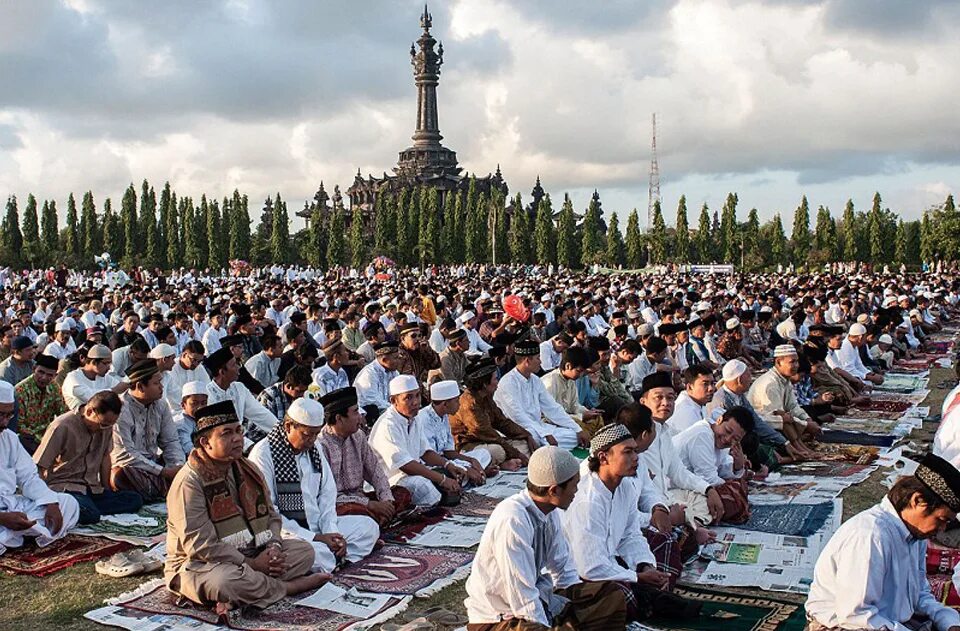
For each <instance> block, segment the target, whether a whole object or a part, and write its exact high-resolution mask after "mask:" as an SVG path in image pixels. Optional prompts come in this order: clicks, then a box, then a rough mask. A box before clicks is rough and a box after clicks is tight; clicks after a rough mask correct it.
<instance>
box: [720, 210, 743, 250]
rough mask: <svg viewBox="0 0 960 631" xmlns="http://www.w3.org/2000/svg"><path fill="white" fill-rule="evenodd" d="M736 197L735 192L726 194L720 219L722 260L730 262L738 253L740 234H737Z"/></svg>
mask: <svg viewBox="0 0 960 631" xmlns="http://www.w3.org/2000/svg"><path fill="white" fill-rule="evenodd" d="M738 201H739V199H738V198H737V194H736V193H729V194H727V201H726V203H725V204H724V205H723V216H722V218H721V220H720V252H722V253H723V258H724V261H726V262H728V263H731V262H733V261H735V260H737V259H738V258H739V255H740V235H738V234H737V202H738Z"/></svg>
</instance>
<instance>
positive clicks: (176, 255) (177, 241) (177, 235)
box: [163, 191, 188, 269]
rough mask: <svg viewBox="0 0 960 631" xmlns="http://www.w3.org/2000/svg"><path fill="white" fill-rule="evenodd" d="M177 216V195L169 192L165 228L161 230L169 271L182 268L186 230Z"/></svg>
mask: <svg viewBox="0 0 960 631" xmlns="http://www.w3.org/2000/svg"><path fill="white" fill-rule="evenodd" d="M179 214H180V210H179V207H178V206H177V194H176V193H174V192H173V191H170V200H169V202H168V204H167V221H166V227H165V228H164V230H163V231H164V233H165V235H166V237H165V238H166V241H167V265H168V266H169V267H170V269H177V268H179V267H182V266H183V249H184V248H183V238H184V233H185V232H186V231H187V229H188V228H187V224H186V223H183V224H181V222H180V220H179ZM181 227H182V231H181Z"/></svg>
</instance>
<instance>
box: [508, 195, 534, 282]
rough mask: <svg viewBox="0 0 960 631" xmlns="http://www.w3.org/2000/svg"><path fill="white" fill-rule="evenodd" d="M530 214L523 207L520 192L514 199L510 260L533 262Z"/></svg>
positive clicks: (515, 262)
mask: <svg viewBox="0 0 960 631" xmlns="http://www.w3.org/2000/svg"><path fill="white" fill-rule="evenodd" d="M530 236H531V230H530V216H529V215H528V214H527V211H526V209H525V208H524V207H523V200H522V198H521V197H520V193H517V196H516V197H515V198H514V200H513V216H512V217H511V218H510V261H511V262H512V263H514V264H520V265H526V264H527V263H530V262H531V259H532V258H533V256H532V249H533V248H532V243H531V242H530Z"/></svg>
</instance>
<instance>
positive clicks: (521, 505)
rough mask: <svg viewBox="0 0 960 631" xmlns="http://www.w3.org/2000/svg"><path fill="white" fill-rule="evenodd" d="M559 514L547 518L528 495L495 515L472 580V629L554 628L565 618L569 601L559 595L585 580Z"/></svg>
mask: <svg viewBox="0 0 960 631" xmlns="http://www.w3.org/2000/svg"><path fill="white" fill-rule="evenodd" d="M557 513H558V511H557V510H554V511H551V512H550V513H549V514H547V515H544V514H543V512H542V511H541V510H540V509H539V508H537V506H536V504H534V503H533V499H531V497H530V495H529V493H527V492H526V491H521V492H520V493H517V494H516V495H513V496H511V497H508V498H507V499H505V500H503V501H502V502H500V504H498V505H497V507H496V508H495V509H494V510H493V514H491V515H490V519H489V520H488V521H487V525H486V527H485V528H484V529H483V536H481V537H480V546H479V547H478V548H477V554H476V556H475V557H474V559H473V567H472V568H471V571H470V578H468V579H467V585H466V587H467V598H466V599H465V600H464V605H465V606H466V608H467V617H468V618H469V620H470V623H472V624H482V623H497V622H500V621H501V620H504V619H507V618H520V619H522V620H527V621H529V622H536V623H539V624H542V625H544V626H549V625H550V622H551V620H552V619H553V616H555V615H557V614H559V613H560V611H561V610H562V609H563V606H564V604H565V603H566V602H567V601H566V599H564V598H561V597H560V596H558V595H557V594H555V593H554V591H555V590H556V589H563V588H565V587H569V586H571V585H574V584H576V583H579V582H580V578H579V577H578V576H577V569H576V566H575V565H574V563H573V558H572V557H571V556H570V548H569V546H568V545H567V540H566V538H565V537H564V535H563V531H562V529H561V527H560V515H558V514H557ZM544 603H547V609H546V610H545V609H544V606H543V604H544Z"/></svg>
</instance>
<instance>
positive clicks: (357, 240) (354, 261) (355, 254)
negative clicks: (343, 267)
mask: <svg viewBox="0 0 960 631" xmlns="http://www.w3.org/2000/svg"><path fill="white" fill-rule="evenodd" d="M365 237H366V235H365V231H364V229H363V211H362V210H361V209H360V204H357V205H356V206H354V207H353V210H352V211H351V214H350V266H351V267H353V268H354V269H358V270H361V271H362V270H363V268H364V264H365V263H366V262H367V244H366V238H365Z"/></svg>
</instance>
